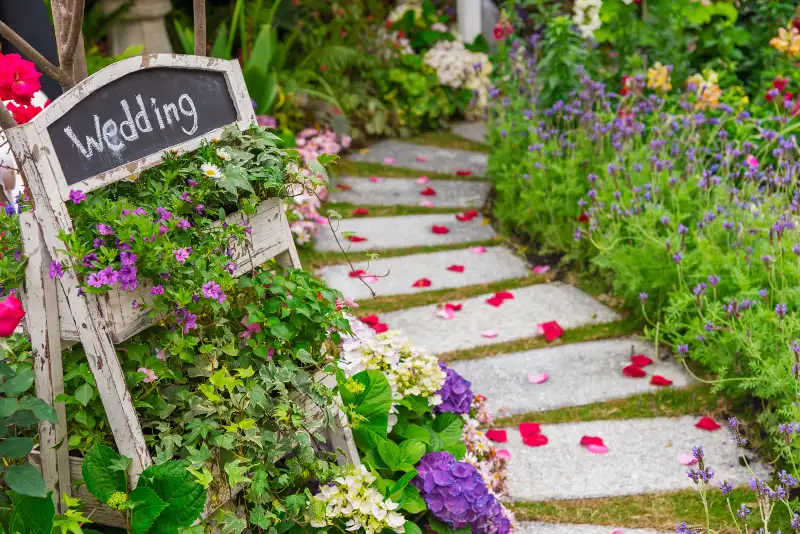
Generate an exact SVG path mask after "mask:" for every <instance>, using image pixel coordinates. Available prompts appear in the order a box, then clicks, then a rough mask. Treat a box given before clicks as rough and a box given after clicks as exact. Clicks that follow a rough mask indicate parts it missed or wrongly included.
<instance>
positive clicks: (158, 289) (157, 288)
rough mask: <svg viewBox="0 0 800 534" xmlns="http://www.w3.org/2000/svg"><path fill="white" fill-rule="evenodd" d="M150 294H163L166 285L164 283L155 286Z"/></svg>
mask: <svg viewBox="0 0 800 534" xmlns="http://www.w3.org/2000/svg"><path fill="white" fill-rule="evenodd" d="M150 294H151V295H153V296H155V295H163V294H164V286H162V285H157V286H153V287H152V288H150Z"/></svg>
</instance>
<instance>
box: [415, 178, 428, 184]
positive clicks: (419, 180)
mask: <svg viewBox="0 0 800 534" xmlns="http://www.w3.org/2000/svg"><path fill="white" fill-rule="evenodd" d="M414 181H415V182H417V183H418V184H419V185H423V184H427V183H428V182H429V181H430V178H428V177H427V176H420V177H419V178H417V179H416V180H414Z"/></svg>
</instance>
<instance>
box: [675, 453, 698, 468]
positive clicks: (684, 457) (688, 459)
mask: <svg viewBox="0 0 800 534" xmlns="http://www.w3.org/2000/svg"><path fill="white" fill-rule="evenodd" d="M678 462H680V463H681V465H694V464H696V463H697V458H695V457H694V456H692V455H691V454H689V453H688V452H682V453H680V454H678Z"/></svg>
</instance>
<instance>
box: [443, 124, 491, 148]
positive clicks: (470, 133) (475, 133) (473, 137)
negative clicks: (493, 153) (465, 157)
mask: <svg viewBox="0 0 800 534" xmlns="http://www.w3.org/2000/svg"><path fill="white" fill-rule="evenodd" d="M450 131H451V132H453V133H454V134H456V135H457V136H459V137H463V138H464V139H469V140H470V141H475V142H476V143H485V142H486V123H485V122H473V121H461V122H454V123H452V124H451V125H450Z"/></svg>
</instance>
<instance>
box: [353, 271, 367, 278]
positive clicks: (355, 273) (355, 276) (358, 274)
mask: <svg viewBox="0 0 800 534" xmlns="http://www.w3.org/2000/svg"><path fill="white" fill-rule="evenodd" d="M365 274H367V271H365V270H364V269H356V270H355V271H350V274H349V276H350V278H360V277H361V276H363V275H365Z"/></svg>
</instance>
